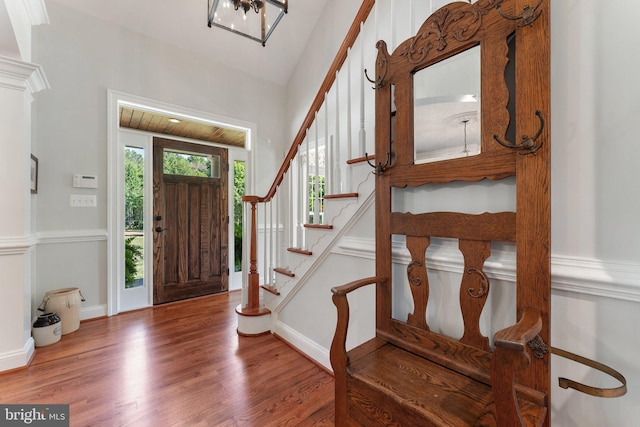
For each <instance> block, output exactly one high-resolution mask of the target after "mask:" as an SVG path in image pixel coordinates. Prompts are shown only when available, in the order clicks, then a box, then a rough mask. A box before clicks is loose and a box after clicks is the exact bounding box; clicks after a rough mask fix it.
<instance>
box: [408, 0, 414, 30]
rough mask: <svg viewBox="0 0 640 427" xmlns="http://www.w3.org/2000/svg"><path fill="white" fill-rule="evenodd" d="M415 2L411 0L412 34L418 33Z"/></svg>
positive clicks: (410, 18) (410, 23)
mask: <svg viewBox="0 0 640 427" xmlns="http://www.w3.org/2000/svg"><path fill="white" fill-rule="evenodd" d="M415 14H416V11H415V4H414V0H409V28H410V29H411V36H413V35H414V34H415V33H416V17H415Z"/></svg>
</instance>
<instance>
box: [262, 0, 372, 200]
mask: <svg viewBox="0 0 640 427" xmlns="http://www.w3.org/2000/svg"><path fill="white" fill-rule="evenodd" d="M374 4H375V0H364V1H363V2H362V5H361V6H360V9H359V10H358V13H357V14H356V17H355V19H354V20H353V23H352V24H351V27H350V28H349V31H348V32H347V35H346V37H345V38H344V41H343V42H342V45H341V46H340V49H339V50H338V53H337V54H336V57H335V58H334V60H333V63H331V67H329V71H328V72H327V75H326V76H325V78H324V80H323V81H322V85H320V89H319V90H318V93H317V95H316V97H315V99H314V100H313V102H312V103H311V107H310V108H309V112H308V113H307V115H306V117H305V118H304V121H303V122H302V125H301V126H300V129H299V130H298V133H297V134H296V136H295V138H294V139H293V143H292V144H291V148H289V151H288V152H287V156H286V157H285V158H284V161H283V162H282V165H281V166H280V169H279V170H278V173H277V175H276V176H275V178H274V180H273V184H271V188H269V191H268V192H267V194H266V195H265V196H264V197H260V198H259V202H262V203H264V202H268V201H270V200H271V199H272V198H273V196H274V195H275V194H276V190H277V188H278V186H279V185H280V183H282V180H283V179H284V174H285V173H287V171H288V170H289V165H290V164H291V161H292V160H293V159H294V157H295V156H296V154H297V153H298V147H300V144H302V142H303V141H304V138H305V134H306V131H307V129H308V128H309V127H311V124H312V123H313V121H314V120H315V115H316V113H317V112H318V111H320V107H322V104H323V103H324V94H325V93H326V92H328V91H329V89H331V86H332V85H333V82H334V81H335V78H336V72H337V71H338V70H340V68H342V65H343V64H344V61H346V59H347V53H348V51H349V48H351V47H352V46H353V44H354V43H355V41H356V39H357V38H358V35H359V34H360V23H361V22H364V21H366V20H367V17H368V16H369V12H371V9H373V5H374Z"/></svg>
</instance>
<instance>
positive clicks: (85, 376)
mask: <svg viewBox="0 0 640 427" xmlns="http://www.w3.org/2000/svg"><path fill="white" fill-rule="evenodd" d="M239 300H240V294H239V293H238V292H231V293H224V294H218V295H213V296H207V297H202V298H197V299H193V300H189V301H184V302H178V303H172V304H167V305H162V306H157V307H154V308H150V309H145V310H140V311H135V312H129V313H123V314H120V315H118V316H113V317H110V318H104V319H98V320H94V321H88V322H83V323H82V324H81V326H80V329H79V330H78V331H76V332H74V333H72V334H68V335H64V336H63V337H62V339H61V341H60V342H58V343H55V344H52V345H49V346H46V347H40V348H38V349H37V352H36V355H35V357H34V359H33V361H32V363H31V365H30V366H29V367H28V368H26V369H22V370H18V371H13V372H9V373H6V374H0V403H3V404H11V403H19V404H26V403H32V404H52V403H66V404H70V421H71V426H136V427H138V426H154V427H164V426H225V427H227V426H260V427H263V426H329V425H333V424H334V406H333V386H334V382H333V377H332V376H331V375H330V374H328V373H327V372H325V371H324V370H322V369H321V368H319V367H318V366H316V365H315V364H313V363H312V362H311V361H309V360H308V359H306V358H305V357H304V356H302V355H300V354H299V353H297V352H296V351H295V350H293V349H292V348H290V347H289V346H288V345H286V344H285V343H283V342H282V341H280V340H279V339H277V338H276V337H274V336H272V335H264V336H260V337H253V338H247V337H241V336H238V334H237V333H236V330H235V328H236V322H237V320H236V315H235V312H234V309H235V307H236V305H237V304H238V303H239Z"/></svg>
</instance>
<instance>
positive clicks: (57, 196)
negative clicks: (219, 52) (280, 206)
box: [33, 2, 285, 310]
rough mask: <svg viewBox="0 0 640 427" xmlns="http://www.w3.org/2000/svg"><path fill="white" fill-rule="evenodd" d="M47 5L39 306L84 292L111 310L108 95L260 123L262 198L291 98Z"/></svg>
mask: <svg viewBox="0 0 640 427" xmlns="http://www.w3.org/2000/svg"><path fill="white" fill-rule="evenodd" d="M48 6H49V9H48V11H49V18H50V21H51V25H48V26H46V27H41V28H38V29H37V30H36V31H35V32H34V49H33V55H34V59H35V61H36V62H38V63H40V64H42V66H43V67H44V69H45V70H46V72H47V75H48V77H49V81H50V82H51V90H50V91H48V93H46V94H45V95H44V96H43V97H42V102H41V103H39V104H38V105H37V106H36V109H35V117H36V118H35V120H34V126H33V129H34V137H35V139H36V141H37V145H38V154H39V158H40V167H41V169H40V172H41V187H40V191H39V194H38V200H37V202H38V208H37V212H36V220H37V229H38V231H39V233H40V235H41V236H42V241H43V243H44V244H43V245H42V246H41V247H39V248H38V258H37V269H36V274H37V276H36V283H37V287H36V288H37V291H36V293H35V295H34V297H33V304H34V305H37V303H38V302H39V300H40V299H41V298H42V296H43V294H44V293H45V292H46V291H48V290H51V289H56V288H60V287H63V286H65V287H66V286H77V287H79V288H80V289H81V290H82V292H83V294H84V296H85V298H86V299H87V301H86V302H85V303H84V304H83V307H84V309H85V310H90V309H91V308H92V307H93V308H95V307H104V305H105V304H106V303H107V301H106V296H107V292H106V287H107V283H106V280H107V271H106V252H107V251H106V229H107V215H108V214H107V182H108V177H107V90H108V89H112V90H116V91H119V92H122V93H127V94H131V95H135V96H139V97H144V98H148V99H152V100H156V101H158V102H162V103H166V104H171V105H176V106H183V107H185V108H188V109H190V110H195V111H203V112H207V113H210V114H212V115H219V116H225V117H230V118H233V119H236V120H240V121H246V122H251V123H256V128H257V139H256V145H255V147H254V149H255V150H256V158H258V159H260V161H259V162H258V164H257V165H256V178H257V179H256V181H255V182H256V183H257V188H256V191H257V192H259V193H262V192H265V191H266V189H267V188H268V185H267V184H268V182H270V180H271V179H272V178H273V176H274V174H275V171H276V170H277V167H278V166H279V164H278V162H279V161H280V160H281V153H282V152H283V151H284V148H283V145H282V144H283V143H282V142H281V141H283V134H284V132H283V127H284V122H283V119H282V118H283V117H284V104H285V101H284V95H285V90H284V88H283V87H281V86H278V85H275V84H272V83H268V82H264V81H256V80H255V78H248V77H247V76H245V75H243V74H242V73H241V72H238V71H237V70H232V69H230V68H228V67H227V66H225V65H224V64H222V63H218V62H212V61H210V60H207V59H204V58H201V57H198V56H196V55H194V54H191V53H186V52H184V51H181V50H178V49H176V48H174V47H172V46H168V45H165V44H161V43H159V42H157V41H155V40H153V39H150V38H148V37H145V36H141V35H139V34H136V33H133V32H130V31H127V30H124V29H123V28H120V27H116V26H114V25H112V24H110V23H107V22H104V21H100V20H98V19H95V18H93V17H91V16H88V15H85V14H83V13H81V12H77V11H75V10H73V9H71V8H67V7H66V6H62V5H60V4H58V3H55V2H51V3H50V4H49V5H48ZM74 173H82V174H93V175H96V176H97V177H98V189H97V190H82V189H73V188H72V186H71V177H72V174H74ZM70 194H95V195H96V196H97V203H98V207H97V208H95V209H94V208H70V207H69V196H70ZM79 236H80V237H81V238H80V237H79Z"/></svg>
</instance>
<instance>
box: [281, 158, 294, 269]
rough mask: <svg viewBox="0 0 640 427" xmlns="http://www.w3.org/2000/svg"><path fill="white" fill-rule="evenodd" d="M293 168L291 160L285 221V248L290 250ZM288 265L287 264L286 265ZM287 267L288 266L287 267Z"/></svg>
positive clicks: (292, 229)
mask: <svg viewBox="0 0 640 427" xmlns="http://www.w3.org/2000/svg"><path fill="white" fill-rule="evenodd" d="M294 166H295V161H294V159H291V161H290V162H289V172H287V180H288V185H289V197H288V198H287V199H288V200H287V217H286V221H287V224H288V227H287V234H288V236H287V247H288V248H292V247H293V233H294V230H295V229H294V221H293V217H294V210H293V206H294V205H293V170H294ZM283 254H284V251H283ZM287 264H288V263H287ZM287 267H288V265H287Z"/></svg>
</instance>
